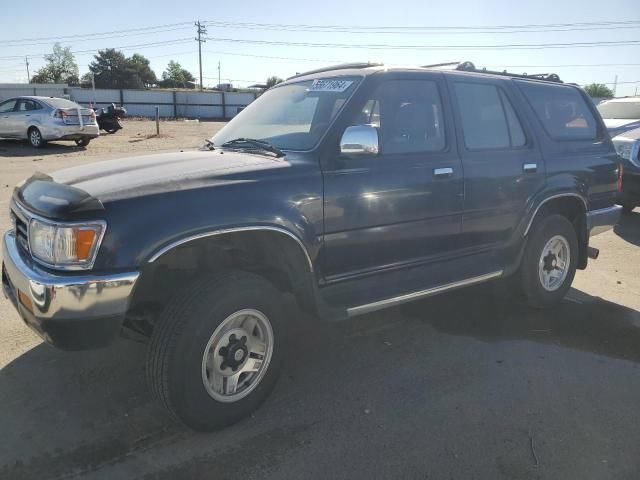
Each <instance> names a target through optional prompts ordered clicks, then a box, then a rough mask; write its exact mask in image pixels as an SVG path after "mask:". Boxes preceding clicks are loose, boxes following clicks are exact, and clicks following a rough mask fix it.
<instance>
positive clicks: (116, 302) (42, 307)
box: [2, 232, 139, 350]
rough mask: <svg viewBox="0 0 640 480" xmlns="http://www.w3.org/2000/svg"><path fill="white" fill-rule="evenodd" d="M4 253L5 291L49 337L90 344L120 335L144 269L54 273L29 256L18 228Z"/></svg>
mask: <svg viewBox="0 0 640 480" xmlns="http://www.w3.org/2000/svg"><path fill="white" fill-rule="evenodd" d="M2 255H3V265H2V289H3V291H4V294H5V296H6V297H7V298H9V300H11V302H12V303H13V305H14V307H15V308H16V309H17V310H18V312H19V313H20V316H21V317H22V319H23V320H24V322H25V323H26V324H27V325H28V326H29V327H31V328H32V329H33V330H35V331H36V332H37V333H38V334H39V335H40V336H41V337H42V338H43V339H44V340H45V341H46V342H48V343H50V344H52V345H54V346H56V347H59V348H62V349H64V350H86V349H91V348H99V347H103V346H106V345H108V344H109V343H111V342H112V341H113V340H114V339H115V338H116V337H117V336H118V334H119V332H120V328H121V326H122V321H123V320H124V317H125V313H126V311H127V308H128V306H129V300H130V297H131V293H132V291H133V288H134V286H135V283H136V281H137V279H138V276H139V272H126V273H114V274H108V275H104V274H86V273H83V274H82V275H74V274H54V273H51V272H49V271H47V270H44V269H42V268H41V267H39V266H38V265H37V264H35V263H34V262H33V261H32V260H31V259H30V258H25V256H24V255H23V254H21V251H20V250H19V248H18V245H17V243H16V239H15V235H14V234H13V233H12V232H7V233H5V235H4V238H3V242H2Z"/></svg>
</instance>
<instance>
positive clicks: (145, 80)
mask: <svg viewBox="0 0 640 480" xmlns="http://www.w3.org/2000/svg"><path fill="white" fill-rule="evenodd" d="M127 60H128V62H129V63H130V64H131V66H132V68H133V70H134V71H135V75H137V77H138V78H139V79H140V81H141V82H142V84H143V85H144V86H145V87H146V88H149V87H150V86H152V85H154V84H156V83H158V79H157V78H156V74H155V72H154V71H153V70H151V66H150V62H149V59H148V58H146V57H145V56H144V55H141V54H139V53H134V54H133V55H132V56H131V57H129V58H128V59H127Z"/></svg>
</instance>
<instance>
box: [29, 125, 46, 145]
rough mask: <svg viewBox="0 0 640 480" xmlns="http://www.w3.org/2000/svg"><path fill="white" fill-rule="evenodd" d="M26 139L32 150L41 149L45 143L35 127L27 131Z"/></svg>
mask: <svg viewBox="0 0 640 480" xmlns="http://www.w3.org/2000/svg"><path fill="white" fill-rule="evenodd" d="M27 138H28V139H29V143H30V144H31V146H32V147H33V148H42V147H43V146H44V145H45V144H46V143H47V142H46V141H45V140H44V139H43V138H42V133H40V130H38V128H36V127H31V128H30V129H29V130H28V131H27Z"/></svg>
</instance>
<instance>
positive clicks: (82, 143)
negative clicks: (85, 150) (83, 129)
mask: <svg viewBox="0 0 640 480" xmlns="http://www.w3.org/2000/svg"><path fill="white" fill-rule="evenodd" d="M90 141H91V139H90V138H88V137H83V138H79V139H77V140H76V145H77V146H79V147H86V146H87V145H89V142H90Z"/></svg>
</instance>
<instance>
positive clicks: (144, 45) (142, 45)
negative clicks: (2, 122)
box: [0, 38, 193, 60]
mask: <svg viewBox="0 0 640 480" xmlns="http://www.w3.org/2000/svg"><path fill="white" fill-rule="evenodd" d="M192 41H193V40H192V39H191V38H176V39H172V40H165V41H162V42H150V43H139V44H136V45H123V46H118V47H111V48H114V49H115V50H130V49H132V48H153V47H162V46H166V45H178V44H181V43H187V42H192ZM99 50H106V48H93V49H90V50H73V51H72V52H71V53H73V54H74V55H86V54H93V53H96V52H97V51H99ZM28 55H29V56H30V57H37V56H44V55H47V54H46V53H30V54H28ZM23 57H24V55H9V56H6V57H0V60H13V59H16V58H23Z"/></svg>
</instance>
